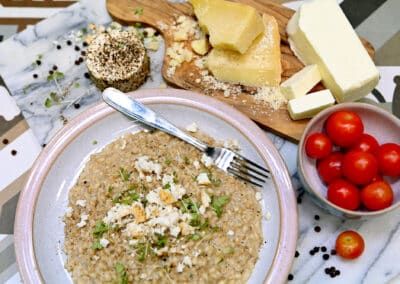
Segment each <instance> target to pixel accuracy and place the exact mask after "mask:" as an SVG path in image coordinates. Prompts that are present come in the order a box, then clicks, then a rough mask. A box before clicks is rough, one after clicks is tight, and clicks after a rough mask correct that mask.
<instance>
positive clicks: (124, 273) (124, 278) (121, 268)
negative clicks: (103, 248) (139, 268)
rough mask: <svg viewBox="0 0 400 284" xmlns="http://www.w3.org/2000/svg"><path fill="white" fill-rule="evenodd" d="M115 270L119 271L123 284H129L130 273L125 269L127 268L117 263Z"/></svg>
mask: <svg viewBox="0 0 400 284" xmlns="http://www.w3.org/2000/svg"><path fill="white" fill-rule="evenodd" d="M115 269H116V270H117V274H118V276H119V278H121V284H127V283H128V272H127V271H126V269H125V266H124V265H123V264H122V263H120V262H117V263H116V264H115Z"/></svg>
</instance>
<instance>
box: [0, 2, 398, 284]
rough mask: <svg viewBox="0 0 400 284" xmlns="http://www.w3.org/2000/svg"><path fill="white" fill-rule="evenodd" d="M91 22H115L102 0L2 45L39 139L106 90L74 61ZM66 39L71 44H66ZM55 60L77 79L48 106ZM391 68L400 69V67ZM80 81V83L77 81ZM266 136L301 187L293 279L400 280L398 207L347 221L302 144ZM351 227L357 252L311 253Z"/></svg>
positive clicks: (12, 84) (2, 68) (8, 77)
mask: <svg viewBox="0 0 400 284" xmlns="http://www.w3.org/2000/svg"><path fill="white" fill-rule="evenodd" d="M91 22H93V23H96V24H105V25H106V24H108V23H109V22H110V18H109V16H108V14H107V11H106V9H105V1H104V0H102V1H91V0H83V1H81V2H80V3H77V4H74V5H73V6H71V7H69V8H67V9H64V10H62V11H60V12H59V13H58V14H56V15H53V16H51V17H50V18H48V19H47V20H45V21H42V22H40V23H38V24H37V25H35V26H33V27H30V28H28V29H27V30H25V31H23V32H22V33H20V34H18V35H16V36H14V37H12V38H11V39H9V40H7V41H5V42H4V43H2V44H0V55H1V56H0V74H1V75H2V76H3V78H4V80H5V82H6V83H7V85H8V87H9V89H10V90H11V92H12V94H13V96H14V98H15V99H16V101H17V104H18V106H19V107H20V109H21V110H22V112H23V114H24V116H25V118H26V119H27V121H28V124H29V125H30V127H31V128H32V130H33V132H34V134H35V136H36V137H37V139H38V140H39V143H40V144H46V143H47V142H48V141H49V139H51V137H52V136H53V135H54V133H55V132H56V131H57V130H58V129H60V128H61V127H62V125H63V119H61V117H64V118H66V119H70V118H72V117H74V116H75V115H76V114H78V113H79V112H81V111H83V110H84V109H86V108H88V107H90V106H93V105H94V104H96V103H98V102H99V101H100V96H99V94H100V92H99V91H98V90H97V89H96V88H95V87H94V86H93V85H92V83H91V81H90V80H88V79H86V78H85V77H84V73H85V72H87V69H86V66H85V65H84V64H80V65H79V66H77V65H75V64H74V61H75V60H76V59H78V58H79V57H80V52H77V51H75V50H74V46H75V45H78V46H80V47H82V42H79V41H75V36H74V35H76V33H77V32H78V31H79V30H81V29H82V28H84V27H87V26H88V24H89V23H91ZM67 40H71V41H72V42H73V44H72V45H71V46H68V45H67V44H66V41H67ZM57 44H60V45H61V46H62V48H61V49H60V50H58V49H57V48H56V45H57ZM163 53H164V49H163V48H161V49H160V50H159V51H157V52H150V57H151V66H152V68H151V69H152V76H151V79H149V80H148V81H147V82H146V84H145V85H144V86H143V88H152V87H158V86H159V85H160V84H161V83H162V82H163V81H162V78H161V76H160V73H161V72H160V69H161V62H162V61H161V59H162V56H163ZM39 54H41V55H42V56H43V57H42V59H41V65H40V66H36V67H33V66H32V62H34V61H35V60H36V58H37V57H38V55H39ZM53 65H57V67H58V70H59V71H60V72H63V73H64V74H65V78H63V79H61V80H60V81H59V82H58V83H59V84H60V86H67V85H70V84H72V86H71V87H70V90H71V94H70V95H68V96H67V98H66V99H65V102H63V103H62V104H60V105H56V106H53V107H51V108H46V107H45V105H44V102H45V100H46V98H47V97H48V96H49V94H50V92H52V91H56V90H57V86H56V84H55V83H54V82H47V80H46V78H47V75H48V70H50V69H51V68H52V66H53ZM393 70H395V71H393ZM385 72H386V71H385ZM388 72H389V73H390V74H392V73H396V72H397V74H399V73H400V72H399V68H396V69H390V70H389V71H388ZM391 72H392V73H391ZM33 74H38V76H39V78H37V79H33ZM391 80H392V78H389V79H387V81H388V82H390V83H388V84H392V82H391ZM76 82H78V83H79V85H80V86H79V87H74V86H73V84H74V83H76ZM386 85H387V84H386ZM74 102H78V103H79V105H80V107H79V109H76V108H75V107H74V105H73V103H74ZM267 135H268V136H270V138H271V139H272V140H273V141H274V144H275V145H276V146H277V148H278V149H279V150H280V153H281V154H282V156H283V158H284V160H285V162H286V163H287V166H288V170H289V172H290V174H291V175H292V177H293V183H294V185H295V188H296V190H297V192H296V194H297V195H298V196H299V198H298V199H299V200H301V202H299V206H298V207H299V224H300V226H299V239H298V252H299V256H298V257H296V258H294V261H293V266H292V272H291V273H292V274H293V276H294V278H293V280H291V281H289V282H290V283H305V282H307V283H321V282H336V283H385V282H386V283H400V265H399V264H398V261H399V259H400V210H396V211H393V212H391V213H389V214H387V215H385V216H382V217H378V218H375V219H370V220H367V221H365V220H341V219H339V218H337V217H334V216H331V215H329V214H327V213H325V211H323V210H321V209H320V208H318V207H317V206H316V205H314V204H313V203H312V202H311V199H310V198H309V196H308V195H307V194H304V193H303V191H302V189H301V185H300V183H299V181H298V178H297V174H296V157H297V146H296V145H295V144H293V143H290V142H288V141H285V140H284V139H282V138H280V137H278V136H275V135H272V134H270V133H267ZM396 190H398V189H396ZM315 215H319V216H320V219H319V220H315V219H314V216H315ZM315 226H320V227H321V232H319V233H316V232H315V231H314V227H315ZM347 229H353V230H356V231H358V232H360V233H361V234H362V235H363V237H364V239H365V242H366V249H365V252H364V254H363V255H362V256H361V257H360V258H359V259H357V260H354V261H344V260H342V259H340V258H339V257H338V256H331V257H330V258H329V260H327V261H325V260H323V259H322V253H321V252H319V253H317V254H316V255H314V256H311V255H310V254H309V251H310V250H311V249H312V248H314V247H315V246H326V247H327V249H328V252H329V251H330V250H331V249H332V248H333V246H334V242H335V238H336V236H337V235H338V233H339V232H341V231H343V230H347ZM330 266H335V267H336V268H337V269H339V270H340V271H341V274H340V276H338V277H335V278H331V277H329V276H328V275H327V274H325V272H324V269H325V268H326V267H330Z"/></svg>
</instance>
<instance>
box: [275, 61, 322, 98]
mask: <svg viewBox="0 0 400 284" xmlns="http://www.w3.org/2000/svg"><path fill="white" fill-rule="evenodd" d="M319 81H321V75H320V74H319V71H318V66H317V65H315V64H313V65H308V66H306V67H304V68H303V69H301V70H300V71H299V72H297V73H296V74H294V75H293V76H292V77H290V78H289V79H287V80H286V81H285V82H283V83H282V84H281V92H282V94H283V95H284V96H285V98H286V99H287V100H291V99H295V98H298V97H301V96H304V95H305V94H307V93H308V92H309V91H310V90H311V89H312V88H313V87H314V86H315V85H316V84H317V83H318V82H319Z"/></svg>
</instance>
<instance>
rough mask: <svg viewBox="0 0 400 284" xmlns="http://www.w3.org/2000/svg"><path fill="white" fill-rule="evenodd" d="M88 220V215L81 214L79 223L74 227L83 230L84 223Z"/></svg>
mask: <svg viewBox="0 0 400 284" xmlns="http://www.w3.org/2000/svg"><path fill="white" fill-rule="evenodd" d="M88 219H89V215H88V214H82V215H81V221H80V222H79V223H78V224H76V226H78V228H83V227H85V226H86V223H87V222H86V221H87V220H88Z"/></svg>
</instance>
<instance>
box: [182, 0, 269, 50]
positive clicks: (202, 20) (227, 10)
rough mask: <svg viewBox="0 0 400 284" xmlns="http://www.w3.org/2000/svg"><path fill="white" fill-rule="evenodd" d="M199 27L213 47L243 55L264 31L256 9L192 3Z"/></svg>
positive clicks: (214, 1) (213, 0)
mask: <svg viewBox="0 0 400 284" xmlns="http://www.w3.org/2000/svg"><path fill="white" fill-rule="evenodd" d="M190 3H191V4H192V5H193V9H194V13H195V15H196V17H197V19H198V23H199V26H200V27H201V28H202V29H203V30H204V32H205V33H207V34H209V35H210V43H211V45H212V46H213V47H216V48H220V49H229V50H234V51H236V52H240V53H244V52H245V51H246V50H247V49H248V48H249V46H250V45H251V43H252V42H253V41H254V39H255V38H256V37H257V36H258V35H260V34H261V33H262V32H263V30H264V25H263V22H262V19H261V16H260V15H259V14H258V12H257V10H256V9H254V8H253V7H250V6H247V5H244V4H240V3H234V2H230V1H224V0H190Z"/></svg>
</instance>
